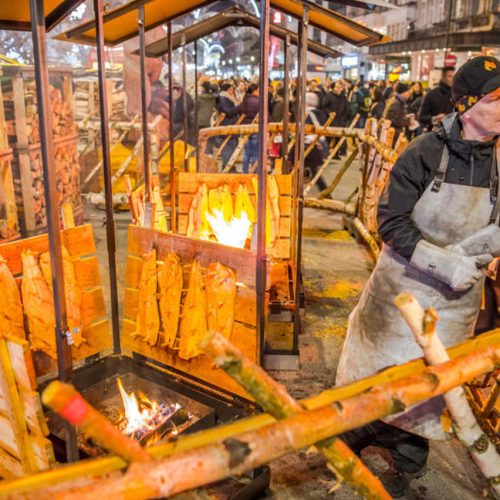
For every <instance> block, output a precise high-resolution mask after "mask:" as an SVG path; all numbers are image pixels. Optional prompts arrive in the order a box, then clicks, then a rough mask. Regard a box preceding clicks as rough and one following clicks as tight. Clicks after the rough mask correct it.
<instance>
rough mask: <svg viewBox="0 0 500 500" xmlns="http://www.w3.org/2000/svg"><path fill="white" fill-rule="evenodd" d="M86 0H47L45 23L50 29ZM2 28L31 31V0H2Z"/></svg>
mask: <svg viewBox="0 0 500 500" xmlns="http://www.w3.org/2000/svg"><path fill="white" fill-rule="evenodd" d="M83 1H84V0H45V1H44V8H45V25H46V27H47V31H50V30H51V29H52V28H54V27H55V26H56V25H57V24H58V23H60V22H61V21H62V20H63V19H64V18H65V17H66V16H67V15H68V14H69V13H70V12H71V11H72V10H73V9H76V7H78V6H79V5H80V4H81V3H82V2H83ZM0 29H4V30H16V31H29V30H31V14H30V3H29V0H0Z"/></svg>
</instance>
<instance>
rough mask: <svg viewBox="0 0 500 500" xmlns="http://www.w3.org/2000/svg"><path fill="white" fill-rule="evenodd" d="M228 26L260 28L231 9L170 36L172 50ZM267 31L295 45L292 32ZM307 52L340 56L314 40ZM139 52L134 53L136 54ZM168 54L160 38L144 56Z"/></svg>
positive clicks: (249, 16)
mask: <svg viewBox="0 0 500 500" xmlns="http://www.w3.org/2000/svg"><path fill="white" fill-rule="evenodd" d="M230 26H237V27H239V26H241V27H250V28H256V29H258V28H259V27H260V21H259V18H257V17H256V16H253V15H252V14H249V13H248V12H245V11H244V10H242V9H240V8H238V7H231V8H230V9H227V10H225V11H223V12H220V13H218V14H216V15H214V16H212V17H209V18H207V19H204V20H202V21H200V22H198V23H196V24H193V25H191V26H189V27H188V28H185V29H183V30H180V31H177V32H175V33H174V34H173V36H172V42H173V43H172V49H173V50H175V49H177V48H179V47H180V46H182V45H183V43H184V41H185V43H186V44H189V43H192V42H195V41H196V40H199V39H200V38H204V37H207V36H209V35H211V34H212V33H215V32H217V31H221V30H223V29H224V28H228V27H230ZM269 31H270V33H271V35H272V36H276V37H278V38H281V39H283V40H284V39H285V38H286V35H287V34H288V35H290V40H291V42H292V43H293V44H294V45H297V42H298V37H297V35H296V34H295V33H293V32H292V31H289V30H287V29H285V28H283V27H281V26H277V25H276V24H271V25H270V28H269ZM308 48H309V51H310V52H312V53H314V54H317V55H319V56H321V57H325V58H326V57H332V58H335V57H341V56H342V54H341V53H340V52H338V51H336V50H335V49H332V48H330V47H328V46H326V45H323V44H322V43H318V42H316V41H314V40H309V41H308ZM138 52H139V51H138V50H137V51H135V53H136V54H137V53H138ZM167 52H168V38H162V39H161V40H158V41H156V42H153V43H151V44H149V45H147V46H146V56H148V57H160V56H162V55H163V54H166V53H167Z"/></svg>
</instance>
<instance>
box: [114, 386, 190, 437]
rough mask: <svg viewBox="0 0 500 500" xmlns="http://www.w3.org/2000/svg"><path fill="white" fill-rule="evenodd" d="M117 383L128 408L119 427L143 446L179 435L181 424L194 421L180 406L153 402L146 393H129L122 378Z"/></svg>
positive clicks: (124, 404)
mask: <svg viewBox="0 0 500 500" xmlns="http://www.w3.org/2000/svg"><path fill="white" fill-rule="evenodd" d="M116 382H117V385H118V389H119V391H120V395H121V398H122V401H123V409H124V410H123V413H122V415H121V417H120V419H119V421H118V423H117V426H118V428H119V429H120V430H121V431H122V432H123V433H124V434H126V435H127V436H130V437H131V438H133V439H136V440H137V441H140V442H141V443H142V444H145V445H146V444H147V445H151V444H153V443H155V442H157V441H159V440H161V439H162V438H164V437H166V436H175V435H177V434H178V432H179V430H178V427H177V425H181V424H184V423H186V422H187V421H188V420H189V419H190V418H191V417H190V415H189V414H188V413H187V412H185V411H183V410H182V407H181V405H180V404H178V403H172V404H165V403H158V402H157V401H151V400H150V399H149V398H148V397H147V396H146V395H145V394H144V393H142V392H138V393H137V394H136V393H134V392H131V393H128V392H127V391H126V390H125V389H124V387H123V384H122V381H121V379H120V378H118V379H117V381H116Z"/></svg>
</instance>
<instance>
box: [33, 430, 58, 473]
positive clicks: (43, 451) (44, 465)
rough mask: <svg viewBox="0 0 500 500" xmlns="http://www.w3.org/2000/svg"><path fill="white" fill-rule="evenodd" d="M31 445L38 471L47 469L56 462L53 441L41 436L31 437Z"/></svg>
mask: <svg viewBox="0 0 500 500" xmlns="http://www.w3.org/2000/svg"><path fill="white" fill-rule="evenodd" d="M31 446H32V449H33V455H34V458H35V465H36V469H37V470H38V471H42V470H47V469H50V468H51V467H53V466H54V465H55V464H56V459H55V456H54V447H53V446H52V442H51V441H49V440H48V439H46V438H44V437H40V436H36V437H34V438H32V439H31Z"/></svg>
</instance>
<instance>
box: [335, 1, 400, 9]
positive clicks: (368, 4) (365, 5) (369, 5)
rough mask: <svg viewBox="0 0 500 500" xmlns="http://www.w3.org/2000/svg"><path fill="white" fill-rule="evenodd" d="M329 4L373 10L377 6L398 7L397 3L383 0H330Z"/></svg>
mask: <svg viewBox="0 0 500 500" xmlns="http://www.w3.org/2000/svg"><path fill="white" fill-rule="evenodd" d="M328 3H330V4H337V5H338V4H342V5H350V6H351V7H359V8H360V9H367V10H375V9H376V8H377V7H384V8H386V9H399V7H398V6H397V5H394V4H393V3H390V2H386V1H385V0H366V1H365V0H331V1H329V2H328Z"/></svg>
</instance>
